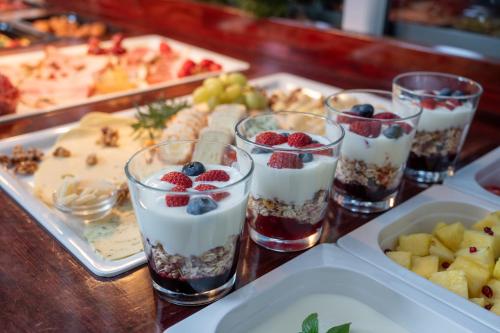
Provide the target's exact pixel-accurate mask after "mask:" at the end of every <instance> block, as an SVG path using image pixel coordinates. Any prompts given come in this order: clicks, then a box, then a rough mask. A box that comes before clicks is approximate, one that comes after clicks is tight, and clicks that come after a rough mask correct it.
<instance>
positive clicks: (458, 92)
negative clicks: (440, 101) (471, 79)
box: [451, 90, 465, 97]
mask: <svg viewBox="0 0 500 333" xmlns="http://www.w3.org/2000/svg"><path fill="white" fill-rule="evenodd" d="M451 96H454V97H461V96H465V94H464V92H463V91H462V90H455V91H454V92H453V93H452V94H451Z"/></svg>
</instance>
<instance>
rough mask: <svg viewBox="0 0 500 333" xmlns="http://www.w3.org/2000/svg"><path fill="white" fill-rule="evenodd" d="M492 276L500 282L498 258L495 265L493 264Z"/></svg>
mask: <svg viewBox="0 0 500 333" xmlns="http://www.w3.org/2000/svg"><path fill="white" fill-rule="evenodd" d="M493 276H494V277H495V279H499V280H500V258H498V260H497V263H496V264H495V268H494V269H493Z"/></svg>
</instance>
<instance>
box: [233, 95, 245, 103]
mask: <svg viewBox="0 0 500 333" xmlns="http://www.w3.org/2000/svg"><path fill="white" fill-rule="evenodd" d="M233 103H234V104H243V105H246V104H245V96H244V95H239V96H238V98H236V99H235V100H233Z"/></svg>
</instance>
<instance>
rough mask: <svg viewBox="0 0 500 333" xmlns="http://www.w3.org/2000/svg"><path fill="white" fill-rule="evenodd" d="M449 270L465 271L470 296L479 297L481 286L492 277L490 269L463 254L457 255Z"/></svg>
mask: <svg viewBox="0 0 500 333" xmlns="http://www.w3.org/2000/svg"><path fill="white" fill-rule="evenodd" d="M449 270H462V271H464V272H465V276H466V277H467V285H468V286H469V295H470V297H479V296H480V295H481V288H482V287H483V286H484V285H485V284H486V282H487V281H488V280H489V279H490V271H489V270H487V269H486V268H484V267H483V266H481V265H480V264H478V263H476V262H474V261H472V260H470V259H468V258H466V257H463V256H460V257H457V258H456V259H455V261H454V262H453V263H452V264H451V265H450V267H449Z"/></svg>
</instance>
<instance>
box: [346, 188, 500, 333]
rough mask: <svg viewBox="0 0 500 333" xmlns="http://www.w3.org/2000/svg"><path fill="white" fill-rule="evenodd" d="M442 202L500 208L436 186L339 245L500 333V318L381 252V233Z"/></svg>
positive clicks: (356, 232)
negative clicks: (413, 212)
mask: <svg viewBox="0 0 500 333" xmlns="http://www.w3.org/2000/svg"><path fill="white" fill-rule="evenodd" d="M444 198H445V199H444ZM438 201H442V202H450V201H451V202H457V201H458V202H463V203H464V204H465V203H467V204H474V205H478V206H480V207H482V208H485V209H487V210H489V211H494V210H495V209H498V208H500V207H495V206H494V205H493V204H492V203H490V202H487V201H484V200H482V199H480V198H477V197H473V196H470V195H469V194H467V193H463V192H460V191H457V190H455V189H451V188H448V187H446V186H441V185H435V186H432V187H431V188H429V189H427V190H425V191H424V192H421V193H420V194H418V195H417V196H415V197H413V198H411V199H409V200H407V201H406V202H404V203H402V204H401V205H399V206H397V207H395V208H393V209H392V210H390V211H388V212H387V213H385V214H382V215H380V216H378V217H377V218H375V219H373V220H371V221H370V222H368V223H366V224H365V225H363V226H361V227H359V228H357V229H355V230H354V231H352V232H350V233H349V234H347V235H345V236H343V237H341V238H340V239H339V240H338V242H337V244H338V245H339V246H340V247H341V248H342V249H344V250H346V251H347V252H349V253H351V254H353V255H354V256H356V257H358V258H360V259H362V260H363V261H365V262H367V263H369V264H371V265H374V266H376V267H377V268H379V269H382V270H384V271H385V272H387V273H389V274H391V275H392V276H394V277H396V278H398V279H400V280H401V281H405V282H406V283H408V284H409V285H411V286H413V287H415V288H417V289H419V290H421V291H423V292H424V293H426V294H428V295H429V296H431V297H433V298H435V299H437V300H438V301H441V302H444V303H445V304H447V305H449V306H451V307H453V308H454V309H456V310H458V311H460V312H462V313H464V314H465V315H467V316H469V317H471V318H472V319H474V320H478V321H480V322H482V323H484V324H485V325H488V326H489V327H491V328H493V329H494V330H495V331H496V332H500V318H499V317H498V316H497V315H495V314H493V313H489V312H488V311H485V310H484V309H481V308H480V307H479V306H477V305H475V304H474V303H472V302H470V301H468V300H466V299H464V298H462V297H460V296H458V295H455V294H454V293H452V292H450V291H448V290H446V289H444V288H442V287H440V286H438V285H436V284H434V283H432V282H430V281H428V280H427V279H425V278H422V277H420V276H419V275H417V274H415V273H413V272H411V271H410V270H407V269H405V268H403V267H401V266H399V265H398V264H396V263H394V262H393V261H392V260H390V259H389V258H388V257H387V256H386V255H385V254H384V253H383V251H382V250H381V249H380V246H379V233H380V232H381V231H382V230H383V229H384V228H385V227H387V226H389V225H391V224H392V223H393V222H394V220H395V219H397V218H399V217H401V216H403V215H406V214H407V213H410V212H411V211H412V210H413V209H415V208H417V207H420V206H422V205H424V204H427V203H431V202H438Z"/></svg>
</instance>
